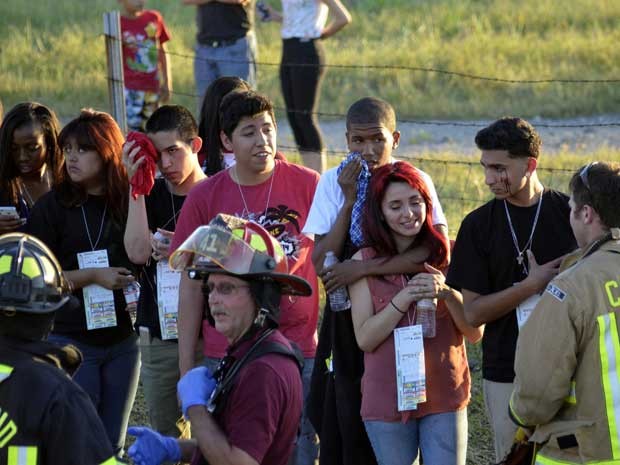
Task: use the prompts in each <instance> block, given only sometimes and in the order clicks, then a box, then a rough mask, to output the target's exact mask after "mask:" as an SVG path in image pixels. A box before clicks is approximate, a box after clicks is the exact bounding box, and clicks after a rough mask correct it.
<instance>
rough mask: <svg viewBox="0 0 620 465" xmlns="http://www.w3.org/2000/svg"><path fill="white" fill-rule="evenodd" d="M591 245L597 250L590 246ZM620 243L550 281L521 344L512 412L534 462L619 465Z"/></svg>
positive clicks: (605, 247)
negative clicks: (527, 431) (525, 430)
mask: <svg viewBox="0 0 620 465" xmlns="http://www.w3.org/2000/svg"><path fill="white" fill-rule="evenodd" d="M593 250H594V249H593ZM619 330H620V241H617V240H615V241H614V240H610V241H607V242H605V243H603V245H601V246H600V247H599V248H598V249H597V250H595V251H594V252H592V253H590V254H589V253H588V252H587V251H586V252H585V253H584V254H583V255H582V257H580V258H579V259H578V260H576V261H575V262H574V263H573V264H572V266H570V267H569V268H567V269H565V270H564V271H562V272H561V273H560V274H559V275H558V276H557V277H556V278H555V279H553V280H552V281H551V282H550V283H549V285H548V286H547V288H546V290H545V292H544V293H543V296H542V298H541V300H540V302H539V303H538V305H537V306H536V308H535V310H534V312H533V313H532V315H531V316H530V318H529V320H528V321H527V323H526V324H525V325H524V327H523V328H522V331H521V333H520V335H519V339H518V342H517V353H516V360H515V372H516V378H515V388H514V391H513V393H512V397H511V400H510V414H511V416H512V418H513V419H514V420H515V421H516V422H517V423H519V424H521V425H522V426H527V427H534V426H535V427H536V429H535V431H534V434H533V436H532V437H531V438H530V440H531V441H534V442H537V443H540V444H541V446H540V449H539V452H538V453H537V455H536V461H535V463H536V464H537V465H559V464H573V463H596V464H600V465H603V464H605V465H611V464H619V465H620V339H619V338H618V334H619Z"/></svg>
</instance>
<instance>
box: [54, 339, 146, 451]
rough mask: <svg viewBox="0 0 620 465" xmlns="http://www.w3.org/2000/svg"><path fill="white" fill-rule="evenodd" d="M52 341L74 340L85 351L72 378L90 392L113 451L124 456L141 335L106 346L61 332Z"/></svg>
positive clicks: (138, 367) (137, 372)
mask: <svg viewBox="0 0 620 465" xmlns="http://www.w3.org/2000/svg"><path fill="white" fill-rule="evenodd" d="M49 341H50V342H53V343H55V344H58V345H67V344H73V345H74V346H76V347H77V348H78V349H80V352H82V356H83V357H84V361H83V362H82V365H80V368H79V369H78V371H77V372H76V373H75V376H74V377H73V381H75V382H76V383H77V384H79V385H80V386H81V388H82V389H84V391H86V393H87V394H88V395H89V396H90V398H91V400H92V401H93V404H94V406H95V409H96V410H97V413H99V417H100V418H101V422H102V423H103V426H104V427H105V430H106V432H107V433H108V438H110V442H111V443H112V447H113V449H114V454H115V455H116V456H118V457H120V456H122V455H123V446H124V445H125V433H126V432H127V423H128V422H129V414H130V413H131V407H132V406H133V401H134V399H135V397H136V391H137V389H138V376H139V373H140V352H139V350H138V337H137V336H136V335H135V334H132V335H131V336H130V337H128V338H127V339H125V340H124V341H122V342H119V343H117V344H114V345H111V346H107V347H100V346H91V345H88V344H84V343H82V342H79V341H76V340H74V339H71V338H69V337H66V336H64V335H63V336H61V335H58V334H52V335H50V337H49Z"/></svg>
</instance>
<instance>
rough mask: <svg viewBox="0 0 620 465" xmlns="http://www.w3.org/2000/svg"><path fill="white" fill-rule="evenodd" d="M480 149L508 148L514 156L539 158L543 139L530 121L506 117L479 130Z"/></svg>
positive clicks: (477, 140)
mask: <svg viewBox="0 0 620 465" xmlns="http://www.w3.org/2000/svg"><path fill="white" fill-rule="evenodd" d="M475 141H476V145H477V146H478V148H479V149H480V150H506V151H507V152H508V154H509V156H510V157H512V158H527V157H533V158H538V156H539V155H540V147H541V145H542V141H541V140H540V136H539V135H538V133H537V132H536V129H534V126H532V125H531V124H530V123H528V122H527V121H525V120H524V119H521V118H509V117H504V118H501V119H498V120H497V121H495V122H494V123H493V124H491V125H490V126H487V127H486V128H484V129H482V130H480V131H478V134H476V139H475Z"/></svg>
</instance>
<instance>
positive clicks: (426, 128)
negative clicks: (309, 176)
mask: <svg viewBox="0 0 620 465" xmlns="http://www.w3.org/2000/svg"><path fill="white" fill-rule="evenodd" d="M530 122H531V123H532V124H533V125H534V127H536V129H537V130H538V132H539V133H540V136H541V138H542V140H543V151H544V153H550V154H552V153H558V152H562V151H569V152H576V153H583V154H584V155H588V154H590V153H592V152H595V151H597V150H599V149H604V148H605V147H607V148H611V149H612V150H618V152H619V153H620V115H605V116H596V117H587V118H576V119H570V120H548V119H541V118H536V119H532V120H530ZM444 123H450V121H445V122H444ZM456 123H457V124H463V123H465V124H474V125H476V126H458V125H419V124H411V123H400V124H399V130H400V132H401V143H400V147H399V148H398V153H400V154H403V155H432V154H433V153H434V152H435V153H437V152H455V153H459V154H464V155H473V154H476V153H477V150H476V147H475V145H474V136H475V135H476V132H477V131H478V130H480V129H481V127H484V125H486V124H488V123H489V122H488V121H458V122H456ZM609 123H616V124H619V126H593V127H581V128H579V127H571V128H557V127H556V128H549V127H544V126H541V125H592V124H609ZM320 124H321V130H322V131H323V136H324V138H325V143H326V145H327V148H328V150H335V151H344V150H346V143H345V137H344V126H345V125H344V120H339V121H333V120H326V121H321V123H320ZM278 139H279V142H278V143H279V145H281V146H282V147H290V146H294V145H295V143H294V139H293V136H292V133H291V130H290V127H289V125H288V122H287V121H286V120H284V121H282V120H280V121H279V124H278ZM285 151H286V149H285ZM618 158H620V154H619V155H618Z"/></svg>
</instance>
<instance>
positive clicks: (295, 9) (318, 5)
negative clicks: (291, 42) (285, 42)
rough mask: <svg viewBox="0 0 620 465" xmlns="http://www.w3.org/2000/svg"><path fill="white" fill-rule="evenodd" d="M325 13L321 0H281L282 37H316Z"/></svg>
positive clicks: (324, 18) (325, 6) (320, 30)
mask: <svg viewBox="0 0 620 465" xmlns="http://www.w3.org/2000/svg"><path fill="white" fill-rule="evenodd" d="M327 13H328V8H327V5H325V3H323V2H322V1H321V0H282V38H283V39H291V38H294V37H295V38H298V39H318V38H319V37H321V32H323V28H324V27H325V22H326V21H327Z"/></svg>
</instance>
